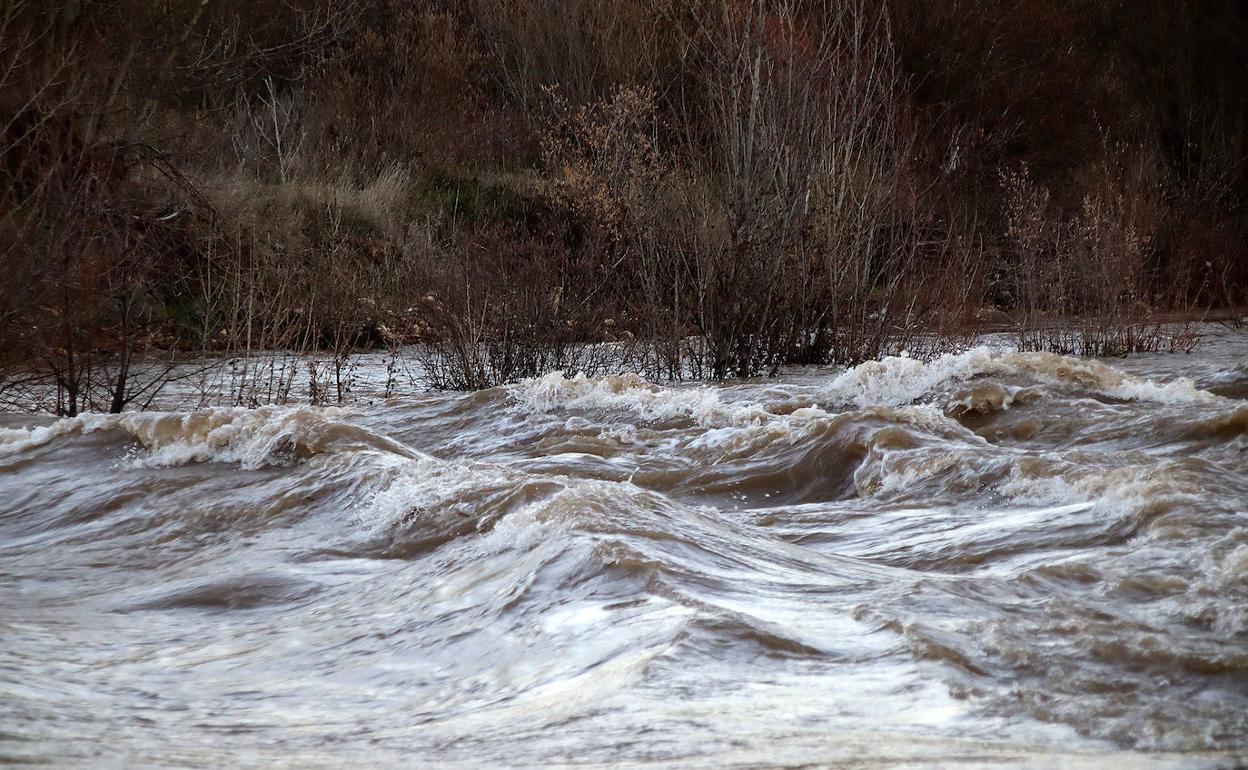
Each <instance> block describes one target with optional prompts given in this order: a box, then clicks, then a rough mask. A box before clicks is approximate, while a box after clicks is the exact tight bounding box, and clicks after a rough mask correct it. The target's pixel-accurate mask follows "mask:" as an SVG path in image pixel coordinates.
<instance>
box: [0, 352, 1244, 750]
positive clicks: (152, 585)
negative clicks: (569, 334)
mask: <svg viewBox="0 0 1248 770" xmlns="http://www.w3.org/2000/svg"><path fill="white" fill-rule="evenodd" d="M1246 395H1248V335H1244V334H1243V333H1236V332H1231V331H1226V332H1220V333H1216V334H1211V335H1210V338H1209V339H1208V340H1207V342H1206V344H1205V345H1204V346H1203V347H1202V348H1201V349H1200V350H1199V351H1198V352H1197V353H1196V354H1193V355H1186V356H1184V355H1175V356H1146V357H1137V358H1131V359H1126V360H1124V361H1109V362H1103V361H1091V360H1080V359H1072V358H1064V357H1061V356H1057V355H1051V354H1043V353H1016V352H1009V351H1004V350H998V349H992V348H990V347H979V348H976V349H973V350H970V351H967V352H965V353H961V354H957V355H948V356H944V357H941V358H939V359H936V360H934V361H929V362H920V361H916V360H912V359H909V358H889V359H885V360H883V361H879V362H869V363H867V364H863V365H861V366H858V367H855V368H853V369H849V370H819V371H813V370H803V371H793V372H789V373H787V374H786V375H785V376H783V377H780V378H777V379H769V380H762V381H756V382H741V383H733V384H727V385H720V386H711V385H681V386H660V385H655V384H652V383H648V382H645V381H644V380H642V379H640V378H638V377H631V376H620V377H604V378H586V377H576V376H565V375H563V374H552V375H549V376H547V377H543V378H540V379H536V380H531V381H526V382H523V383H520V384H517V385H513V386H508V387H503V388H496V389H493V390H489V391H483V392H480V393H475V394H427V395H422V396H419V397H413V398H405V399H391V400H389V401H386V402H380V401H379V402H378V403H376V404H374V405H371V406H357V407H350V408H342V409H339V408H313V407H308V406H292V407H280V408H277V407H275V408H260V409H251V410H248V409H241V408H217V409H208V410H202V411H197V412H167V413H136V414H126V415H114V416H108V415H84V416H80V417H76V418H72V419H64V420H56V421H54V420H50V419H35V418H30V417H24V416H16V415H10V416H7V417H2V418H0V763H10V764H17V765H22V764H31V765H42V766H52V767H231V768H235V767H300V768H309V767H326V768H328V767H346V766H352V765H356V766H366V767H465V768H467V767H560V766H575V767H599V766H601V767H697V768H702V767H705V768H720V767H808V766H831V767H1026V768H1047V767H1055V766H1060V767H1068V768H1099V767H1141V768H1188V767H1201V768H1231V767H1236V766H1241V765H1242V763H1244V761H1245V759H1244V758H1245V757H1246V756H1248V527H1246V526H1245V525H1246V524H1248V401H1245V400H1244V398H1245V396H1246Z"/></svg>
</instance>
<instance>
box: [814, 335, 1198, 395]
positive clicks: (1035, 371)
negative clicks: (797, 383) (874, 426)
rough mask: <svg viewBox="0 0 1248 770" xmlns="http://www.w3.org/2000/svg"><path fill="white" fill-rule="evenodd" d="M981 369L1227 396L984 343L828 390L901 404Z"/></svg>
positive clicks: (864, 373) (892, 361)
mask: <svg viewBox="0 0 1248 770" xmlns="http://www.w3.org/2000/svg"><path fill="white" fill-rule="evenodd" d="M979 375H1015V376H1025V377H1031V378H1035V379H1037V380H1040V381H1042V382H1046V383H1050V384H1055V385H1076V386H1079V387H1082V388H1086V389H1088V390H1090V391H1092V392H1096V393H1099V394H1101V395H1105V396H1108V397H1111V398H1119V399H1122V400H1125V401H1147V402H1152V403H1160V404H1186V403H1216V402H1220V401H1221V400H1222V399H1220V397H1218V396H1216V395H1214V394H1213V393H1209V392H1208V391H1204V390H1200V389H1199V388H1197V387H1196V386H1195V385H1194V384H1193V383H1192V381H1191V380H1188V379H1176V380H1173V381H1170V382H1165V383H1158V382H1153V381H1152V380H1147V379H1143V378H1140V377H1135V376H1133V375H1130V374H1127V373H1126V372H1123V371H1120V370H1118V369H1115V368H1114V367H1112V366H1109V365H1108V364H1105V363H1102V362H1100V361H1095V360H1090V359H1078V358H1071V357H1069V356H1060V355H1057V354H1055V353H1020V352H1017V351H1009V350H1004V349H1001V348H994V347H989V346H985V345H981V346H979V347H975V348H972V349H970V350H967V351H964V352H961V353H946V354H945V355H942V356H939V357H937V358H935V359H933V360H931V361H928V362H923V361H919V360H917V359H913V358H909V357H906V356H888V357H886V358H883V359H880V360H879V361H867V362H866V363H863V364H860V365H858V366H855V367H852V368H850V369H847V370H846V371H844V372H842V373H841V374H840V375H839V376H837V377H836V379H834V380H833V381H832V382H831V383H830V384H829V385H828V387H827V388H826V390H825V391H824V395H825V397H826V398H828V399H829V400H831V401H834V402H842V403H844V402H848V403H852V404H854V405H856V406H860V407H863V406H897V405H900V404H907V403H911V402H913V401H915V400H917V399H919V398H922V397H923V396H926V395H928V394H931V393H933V392H934V391H936V390H938V389H939V388H940V387H942V386H944V385H946V384H948V383H950V382H959V381H964V380H968V379H971V378H972V377H975V376H979Z"/></svg>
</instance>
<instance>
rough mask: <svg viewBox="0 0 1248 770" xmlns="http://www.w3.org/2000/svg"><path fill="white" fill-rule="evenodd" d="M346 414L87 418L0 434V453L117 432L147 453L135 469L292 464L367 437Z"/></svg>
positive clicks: (226, 411)
mask: <svg viewBox="0 0 1248 770" xmlns="http://www.w3.org/2000/svg"><path fill="white" fill-rule="evenodd" d="M343 414H345V412H343V410H339V409H332V408H313V407H261V408H258V409H246V408H243V407H221V408H217V409H208V410H204V411H199V412H184V413H166V412H127V413H125V414H82V415H78V416H77V417H72V418H66V419H62V420H58V421H57V422H55V423H53V424H51V425H45V426H41V427H37V428H28V429H16V430H14V429H8V430H5V431H3V432H0V451H3V452H6V453H11V452H21V451H25V450H27V449H30V448H33V447H37V446H41V445H43V444H46V443H48V442H50V441H53V440H54V439H56V438H57V437H60V436H65V435H71V434H88V433H94V432H97V431H102V430H116V431H121V432H123V433H127V434H129V435H130V436H132V437H133V438H135V439H136V440H138V441H139V442H140V443H141V444H142V445H143V447H144V449H145V450H146V451H145V452H138V453H134V454H132V455H131V456H130V457H128V458H127V460H126V462H125V464H126V465H128V466H130V467H165V466H174V465H185V464H187V463H199V462H230V463H239V464H240V465H241V466H242V467H243V468H248V469H253V468H259V467H262V466H265V465H278V464H283V463H285V462H287V461H288V459H289V458H288V457H287V456H286V450H291V449H298V450H302V451H305V452H308V453H313V454H315V453H319V452H323V451H327V450H328V449H329V447H330V446H331V443H332V441H333V439H334V438H335V437H339V438H341V437H343V436H346V435H351V434H348V433H347V431H354V432H355V433H359V434H361V435H363V434H364V432H362V431H359V430H358V429H353V428H349V427H348V426H346V424H345V423H344V422H342V421H341V420H339V419H338V418H339V417H341V416H342V415H343ZM353 437H355V438H358V437H356V436H353ZM375 443H376V444H377V447H378V448H385V449H390V450H391V451H404V450H403V448H402V447H400V446H398V445H397V444H396V445H393V446H391V445H392V444H393V442H389V441H388V440H386V439H384V438H381V437H377V440H376V442H375Z"/></svg>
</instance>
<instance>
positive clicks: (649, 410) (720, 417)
mask: <svg viewBox="0 0 1248 770" xmlns="http://www.w3.org/2000/svg"><path fill="white" fill-rule="evenodd" d="M509 391H510V393H511V396H512V398H513V399H515V401H516V402H517V403H518V404H520V405H521V406H522V407H524V408H526V409H528V410H530V411H534V412H550V411H553V410H555V409H581V410H607V411H622V412H627V413H631V414H633V415H636V416H637V417H638V418H640V419H642V420H652V421H658V420H671V419H692V420H694V421H695V422H697V423H698V424H699V425H707V426H711V425H724V424H730V425H731V424H743V423H750V422H758V421H760V420H765V419H768V418H770V417H771V416H772V415H770V414H769V413H768V412H767V411H766V410H765V409H763V407H762V406H760V405H759V404H757V403H753V402H749V403H731V402H726V401H724V400H723V398H722V397H721V395H720V393H719V391H717V390H716V389H715V388H712V387H707V386H699V387H687V388H664V387H660V386H658V385H654V384H652V383H649V382H647V381H646V380H644V379H643V378H641V377H639V376H637V375H635V374H624V375H611V376H607V377H586V376H585V375H584V374H577V375H576V376H574V377H567V376H565V375H564V373H563V372H551V373H550V374H547V375H545V376H544V377H535V378H532V379H528V380H523V381H521V382H519V383H517V384H516V385H513V386H511V387H510V389H509Z"/></svg>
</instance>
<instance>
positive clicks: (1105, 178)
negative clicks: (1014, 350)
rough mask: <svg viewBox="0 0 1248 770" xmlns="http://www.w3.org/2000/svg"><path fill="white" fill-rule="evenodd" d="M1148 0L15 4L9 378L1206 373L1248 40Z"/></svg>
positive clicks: (8, 67)
mask: <svg viewBox="0 0 1248 770" xmlns="http://www.w3.org/2000/svg"><path fill="white" fill-rule="evenodd" d="M1146 5H1147V6H1148V7H1147V9H1142V8H1141V7H1140V6H1139V4H1138V3H1127V2H1125V0H1115V1H1114V2H1106V3H1096V4H1088V3H1077V2H1074V1H1073V0H1049V1H1048V2H1039V3H1037V2H1030V1H1026V0H1011V1H1010V2H1006V3H998V2H989V1H988V0H849V2H841V1H834V0H695V1H694V2H667V1H666V0H665V1H663V2H657V3H639V2H635V1H634V0H607V1H605V2H602V3H594V4H584V3H575V2H565V1H564V0H429V1H428V2H423V3H407V2H400V1H399V0H349V1H348V2H341V1H340V0H293V1H292V2H287V3H281V4H277V5H272V4H257V3H250V2H242V0H203V2H197V3H177V2H172V1H168V0H161V1H160V2H149V1H144V2H139V0H57V1H56V2H32V0H13V1H12V2H9V3H6V4H5V5H4V8H3V10H0V207H2V210H0V264H2V265H3V268H4V269H3V270H0V370H3V371H4V372H5V374H4V375H3V377H0V386H3V387H5V388H8V389H10V391H11V390H12V389H14V388H17V389H20V388H23V387H28V386H30V384H31V383H34V382H41V383H45V384H46V383H51V384H52V385H53V386H54V387H53V392H54V393H55V397H54V399H52V400H53V402H54V403H48V404H47V406H48V408H51V409H54V410H55V411H57V412H58V413H61V414H75V413H77V412H78V411H81V410H87V409H90V410H113V411H119V410H121V409H125V408H137V407H142V406H143V405H144V404H145V403H147V402H148V401H150V399H151V397H152V396H153V394H154V393H155V392H156V390H157V389H159V387H160V386H161V385H162V384H164V383H165V382H167V381H168V379H169V378H170V377H171V376H174V375H173V374H172V373H173V372H174V371H175V370H174V368H173V366H172V360H173V359H172V358H171V354H169V353H167V352H166V353H160V352H157V351H170V350H181V351H184V352H185V351H201V352H202V351H211V352H214V353H216V352H221V353H224V354H225V355H226V356H227V357H230V358H231V359H232V360H233V361H234V364H233V368H232V369H231V372H230V382H231V392H232V394H233V395H232V398H233V399H234V400H235V401H236V402H237V403H240V404H258V403H266V402H280V401H282V400H285V399H286V398H289V397H290V394H291V392H292V390H294V389H296V388H297V387H303V385H304V383H306V387H307V394H306V395H307V396H308V397H309V398H311V399H312V400H313V401H317V402H320V401H342V400H346V399H347V398H349V397H350V394H351V391H352V387H353V365H352V358H353V356H354V355H355V354H356V353H357V352H358V351H360V350H362V349H367V348H376V347H387V348H389V349H391V350H392V351H394V356H395V360H397V356H398V353H397V350H398V346H400V345H402V344H404V343H411V342H419V343H421V346H420V347H419V348H418V351H419V353H418V354H417V355H418V356H419V357H420V359H421V364H422V371H423V372H424V376H425V378H426V381H427V384H432V385H434V386H437V387H452V388H481V387H486V386H489V385H492V384H496V383H499V382H506V381H510V380H514V379H516V378H519V377H524V376H532V375H535V374H540V373H542V372H544V371H548V370H551V369H556V368H562V369H576V370H585V371H589V372H595V371H607V370H609V369H612V368H621V367H628V368H635V369H640V370H642V371H644V372H645V373H647V374H649V375H651V376H656V377H682V376H694V377H715V378H724V377H732V376H752V375H756V374H760V373H762V374H765V373H772V372H775V371H777V369H778V368H779V367H782V366H785V365H789V364H810V363H829V362H838V363H852V362H856V361H860V360H863V359H866V358H870V357H874V356H878V355H881V354H883V353H886V352H889V351H892V350H898V349H914V348H913V346H914V344H915V343H916V341H917V340H918V339H919V338H920V337H922V338H923V339H924V340H926V341H927V344H929V345H936V346H939V344H941V342H940V341H941V340H946V341H948V340H951V339H952V338H953V337H954V336H955V335H957V334H960V333H964V332H965V331H966V330H967V329H968V328H971V327H973V326H974V325H975V323H976V322H977V317H978V316H982V314H983V311H984V310H985V309H991V308H996V309H997V310H999V311H1001V312H1003V313H1004V314H1006V317H1008V318H1009V319H1010V320H1011V323H1012V324H1013V326H1014V328H1015V330H1016V332H1017V334H1018V339H1019V342H1020V344H1021V345H1023V346H1024V347H1030V348H1043V349H1052V350H1060V351H1063V352H1074V353H1082V354H1094V355H1109V354H1125V353H1129V352H1132V351H1135V350H1143V349H1163V348H1180V349H1181V348H1186V347H1188V346H1190V344H1191V342H1192V337H1191V336H1190V334H1187V333H1186V332H1184V331H1183V330H1179V331H1178V332H1176V331H1175V329H1174V327H1172V326H1166V325H1164V324H1161V323H1160V322H1159V320H1158V319H1160V318H1163V317H1165V316H1164V315H1163V314H1165V313H1173V312H1174V311H1187V312H1188V313H1189V316H1190V313H1191V312H1192V311H1197V312H1198V311H1200V310H1201V309H1207V308H1212V307H1218V306H1234V305H1238V304H1242V303H1244V302H1245V301H1248V258H1246V256H1245V253H1244V251H1245V248H1246V246H1245V244H1248V213H1246V211H1245V208H1244V195H1245V193H1248V144H1246V138H1248V14H1245V12H1244V11H1243V10H1242V9H1240V8H1239V7H1238V6H1236V5H1235V4H1206V3H1197V2H1189V1H1186V0H1149V2H1148V3H1146ZM933 341H935V342H933ZM586 343H605V344H603V345H587V344H586ZM260 351H286V353H283V354H282V355H271V356H258V355H256V354H257V353H258V352H260ZM306 351H316V352H317V354H318V355H317V357H315V358H314V359H311V360H312V363H310V364H309V363H307V362H306V361H305V360H304V359H301V358H300V357H299V356H298V354H299V353H300V352H306ZM396 366H397V365H396ZM179 371H180V370H179ZM177 376H185V375H184V374H179V375H177Z"/></svg>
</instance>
